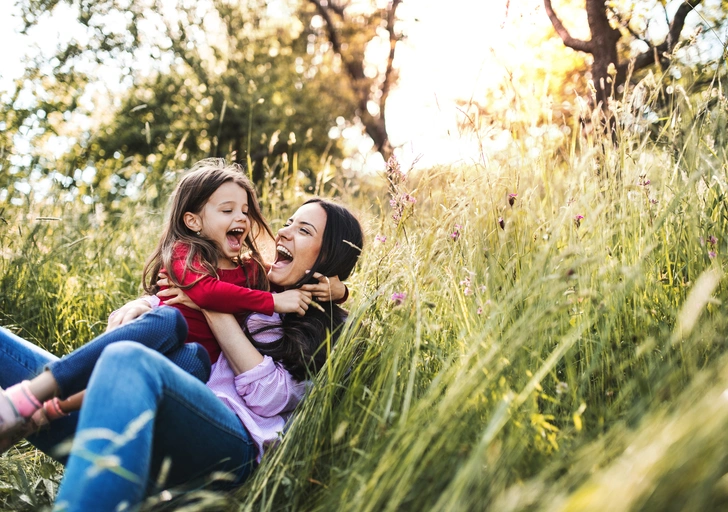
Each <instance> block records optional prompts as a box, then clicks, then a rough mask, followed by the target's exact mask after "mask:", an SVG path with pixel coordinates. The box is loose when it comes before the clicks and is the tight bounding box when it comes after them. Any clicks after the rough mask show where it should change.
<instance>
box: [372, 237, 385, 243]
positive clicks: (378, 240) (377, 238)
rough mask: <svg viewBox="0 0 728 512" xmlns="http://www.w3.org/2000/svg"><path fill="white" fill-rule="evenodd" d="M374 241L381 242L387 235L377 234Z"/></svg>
mask: <svg viewBox="0 0 728 512" xmlns="http://www.w3.org/2000/svg"><path fill="white" fill-rule="evenodd" d="M374 241H375V242H379V243H381V244H383V243H384V242H386V241H387V237H386V236H384V235H377V236H375V237H374Z"/></svg>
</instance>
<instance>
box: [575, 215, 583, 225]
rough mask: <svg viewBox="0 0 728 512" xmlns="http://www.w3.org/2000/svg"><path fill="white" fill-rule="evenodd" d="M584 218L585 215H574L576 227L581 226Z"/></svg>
mask: <svg viewBox="0 0 728 512" xmlns="http://www.w3.org/2000/svg"><path fill="white" fill-rule="evenodd" d="M582 220H584V216H583V215H577V216H576V217H574V224H576V227H577V228H578V227H579V226H581V221H582Z"/></svg>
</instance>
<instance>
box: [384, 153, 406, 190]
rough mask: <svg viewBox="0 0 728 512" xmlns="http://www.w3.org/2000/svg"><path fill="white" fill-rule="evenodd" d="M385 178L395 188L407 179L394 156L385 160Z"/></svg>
mask: <svg viewBox="0 0 728 512" xmlns="http://www.w3.org/2000/svg"><path fill="white" fill-rule="evenodd" d="M387 178H388V179H389V181H390V182H391V183H392V185H395V186H396V185H399V184H400V183H402V182H403V181H405V180H406V179H407V175H406V174H404V173H403V172H402V168H401V167H400V165H399V162H398V161H397V158H396V157H395V156H394V155H392V156H391V157H389V160H387Z"/></svg>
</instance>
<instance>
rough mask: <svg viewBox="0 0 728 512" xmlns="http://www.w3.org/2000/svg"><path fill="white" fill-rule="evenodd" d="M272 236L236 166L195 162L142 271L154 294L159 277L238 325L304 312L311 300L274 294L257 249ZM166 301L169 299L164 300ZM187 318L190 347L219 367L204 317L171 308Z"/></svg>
mask: <svg viewBox="0 0 728 512" xmlns="http://www.w3.org/2000/svg"><path fill="white" fill-rule="evenodd" d="M265 234H267V235H269V236H270V239H271V240H272V239H273V233H272V232H271V229H270V227H269V226H268V224H267V223H266V221H265V219H263V216H262V214H261V212H260V209H259V207H258V201H257V198H256V194H255V190H254V189H253V185H252V183H251V182H250V180H248V178H247V177H246V176H245V174H244V173H243V172H242V169H241V168H240V167H239V166H238V165H236V164H233V165H226V164H225V161H224V160H222V159H215V158H210V159H206V160H202V161H200V162H198V163H197V164H195V165H194V166H193V168H192V169H191V172H190V173H189V174H187V175H186V176H185V177H184V178H182V180H181V181H180V182H179V184H178V185H177V188H176V189H175V191H174V193H173V195H172V208H171V212H170V218H169V222H168V224H167V226H166V227H165V229H164V232H163V233H162V236H161V239H160V241H159V244H158V246H157V248H156V249H155V251H154V252H153V253H152V255H151V256H150V258H149V260H148V261H147V263H146V265H145V267H144V274H143V284H144V289H145V290H146V292H147V293H149V295H152V296H153V295H156V293H157V292H158V291H159V290H160V289H161V288H160V287H159V286H158V285H157V284H156V281H157V279H158V277H159V274H160V273H164V274H166V275H168V277H169V281H170V282H171V283H172V285H173V286H175V287H179V288H180V289H182V290H184V291H185V292H186V293H187V295H188V296H189V297H190V298H191V299H192V300H193V301H194V302H195V303H196V304H197V305H198V306H199V307H200V308H202V309H206V310H210V311H218V312H220V313H232V314H234V315H236V317H237V318H238V320H239V321H242V320H243V319H244V317H245V316H246V315H248V314H250V313H251V312H255V313H262V314H264V315H272V314H273V313H274V312H275V313H298V314H301V315H302V314H304V313H305V311H306V310H307V309H308V304H309V303H310V301H311V297H310V294H308V293H306V292H303V291H300V290H289V291H285V292H282V293H277V294H272V293H270V292H269V291H268V280H267V279H266V277H265V267H264V264H263V260H262V257H261V255H260V252H259V250H258V247H257V245H256V240H257V239H258V238H259V237H260V236H262V235H265ZM162 303H164V299H162ZM173 307H176V308H178V309H179V310H180V312H181V313H182V314H183V315H184V317H185V320H187V326H188V331H189V332H188V336H187V342H188V343H189V342H197V343H199V344H201V345H202V346H203V347H204V348H205V350H206V351H207V352H208V354H209V355H210V360H211V361H212V362H213V363H214V362H215V361H217V358H218V356H219V355H220V347H219V345H218V344H217V342H216V341H215V337H214V336H213V335H212V332H211V331H210V327H209V326H208V324H207V321H206V320H205V317H204V316H203V315H202V313H201V312H200V311H196V310H194V309H191V308H189V307H186V306H183V305H177V304H175V305H173Z"/></svg>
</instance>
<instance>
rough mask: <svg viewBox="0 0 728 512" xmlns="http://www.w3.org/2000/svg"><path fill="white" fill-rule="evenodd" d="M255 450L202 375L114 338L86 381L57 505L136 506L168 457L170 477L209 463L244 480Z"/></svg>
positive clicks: (200, 471) (194, 473) (207, 468)
mask: <svg viewBox="0 0 728 512" xmlns="http://www.w3.org/2000/svg"><path fill="white" fill-rule="evenodd" d="M255 457H256V448H255V445H254V443H253V441H252V439H251V438H250V435H249V434H248V432H247V431H246V430H245V428H244V427H243V425H242V424H241V423H240V420H239V419H238V417H237V416H236V415H235V414H234V413H233V412H232V411H231V410H230V409H228V408H227V407H226V406H225V405H224V404H223V403H222V401H221V400H220V399H219V398H217V397H216V396H215V395H214V394H213V393H212V391H210V390H209V389H208V388H207V387H206V386H205V385H204V384H203V383H201V382H200V381H199V380H197V379H196V378H194V377H192V376H191V375H189V374H188V373H186V372H184V371H183V370H181V369H180V368H178V367H177V366H175V365H174V364H172V363H171V362H170V361H169V360H168V359H167V358H165V357H164V356H162V355H160V354H158V353H157V352H155V351H152V350H150V349H148V348H145V347H143V346H141V345H139V344H138V343H127V342H119V343H114V344H111V345H109V346H108V347H106V348H105V349H104V351H103V352H102V355H101V357H100V358H99V361H98V363H97V364H96V367H95V368H94V370H93V374H92V376H91V380H90V381H89V384H88V388H87V391H86V398H85V401H84V405H83V408H82V409H81V414H80V418H79V424H78V430H77V434H76V437H75V439H74V443H73V448H72V451H71V454H70V457H69V461H68V464H67V467H66V472H65V475H64V478H63V481H62V483H61V488H60V490H59V493H58V498H57V500H56V507H57V508H58V509H59V510H69V511H74V510H115V509H117V507H119V506H120V504H124V503H126V504H127V505H128V506H129V508H131V509H133V508H134V507H135V506H136V505H138V504H139V503H140V502H141V500H142V499H143V498H144V496H145V494H146V492H147V489H148V488H149V487H150V485H149V482H150V481H152V482H154V481H155V480H156V479H157V476H158V475H156V474H155V473H156V469H158V468H159V467H160V466H161V463H162V461H163V460H164V459H169V460H170V462H171V468H170V471H169V478H168V480H167V482H166V483H165V485H176V484H179V483H182V482H184V481H189V480H191V479H194V478H197V477H199V476H201V475H204V474H209V473H210V472H211V471H230V472H233V473H234V475H235V478H236V480H237V481H238V482H242V481H243V480H244V479H245V478H247V476H248V475H249V474H250V472H251V471H252V469H253V467H254V465H255Z"/></svg>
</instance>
